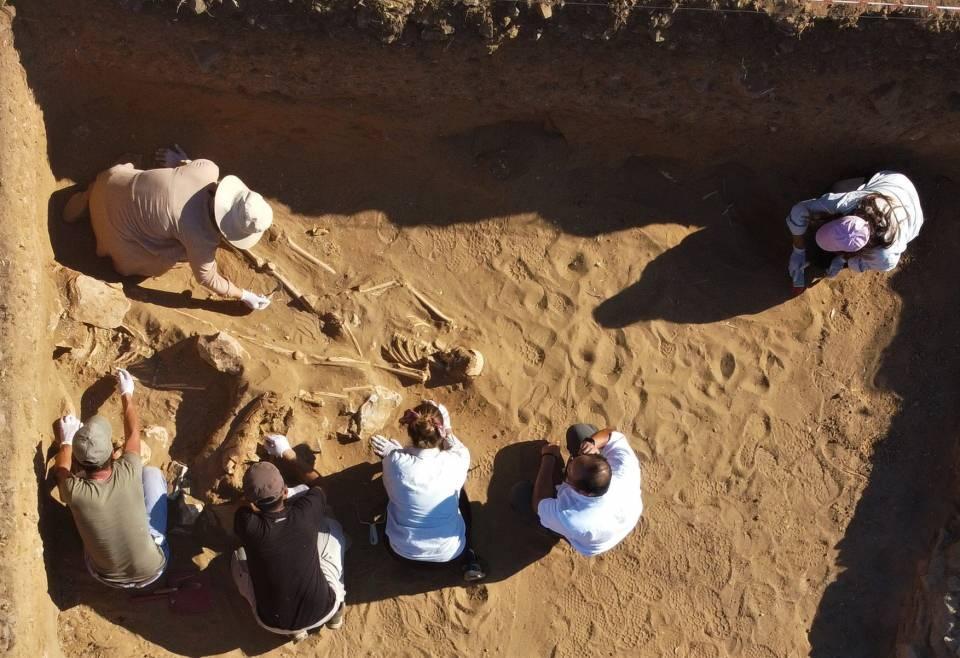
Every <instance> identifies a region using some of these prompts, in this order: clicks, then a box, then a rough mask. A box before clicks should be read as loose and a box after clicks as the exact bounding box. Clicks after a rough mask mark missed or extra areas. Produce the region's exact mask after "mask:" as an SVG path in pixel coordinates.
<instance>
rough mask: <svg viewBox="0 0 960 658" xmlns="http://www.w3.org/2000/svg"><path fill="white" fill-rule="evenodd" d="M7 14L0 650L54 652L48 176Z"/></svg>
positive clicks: (0, 64)
mask: <svg viewBox="0 0 960 658" xmlns="http://www.w3.org/2000/svg"><path fill="white" fill-rule="evenodd" d="M12 15H13V11H12V9H11V8H7V9H3V8H0V220H2V221H0V290H2V299H0V427H2V428H3V435H4V439H3V449H2V450H3V459H2V460H0V483H2V484H0V554H2V555H3V559H2V560H0V651H2V652H5V653H8V654H10V655H19V656H40V655H51V656H54V655H58V654H59V653H60V652H59V645H58V643H57V641H56V627H55V623H56V608H55V606H54V605H53V603H52V601H51V600H50V598H49V597H48V596H47V594H46V590H47V586H48V582H47V575H46V567H45V566H44V561H43V544H42V543H41V539H40V515H39V507H40V501H39V497H38V489H37V482H38V478H39V477H42V475H41V474H42V473H43V470H44V463H43V462H44V456H45V446H47V445H49V426H50V419H49V415H50V412H51V405H50V403H49V399H47V396H46V395H45V394H44V391H45V390H47V389H48V386H49V382H50V376H51V374H52V370H51V368H50V367H49V361H48V359H47V358H46V355H48V354H49V353H50V351H51V349H52V341H51V340H50V331H51V326H50V321H51V318H54V319H55V315H54V314H53V313H52V311H51V302H52V299H53V297H52V294H51V291H52V281H51V280H50V279H49V278H48V276H47V274H48V273H49V272H50V266H51V264H52V262H53V260H52V251H51V250H50V248H49V239H48V238H47V235H46V229H45V225H46V216H47V199H48V198H49V195H50V193H51V192H52V190H53V183H54V180H53V176H52V175H51V173H50V167H49V165H48V164H47V158H46V155H45V153H46V148H47V145H46V136H45V132H44V128H43V118H42V116H41V114H40V109H39V108H38V107H37V104H36V102H35V100H34V98H33V95H32V94H31V92H30V90H29V89H28V87H27V84H26V75H25V73H24V71H23V69H22V68H21V67H20V61H19V58H18V56H17V52H16V50H15V49H14V44H13V29H12V26H13V21H12V20H11V19H12ZM53 413H56V412H55V411H54V412H53Z"/></svg>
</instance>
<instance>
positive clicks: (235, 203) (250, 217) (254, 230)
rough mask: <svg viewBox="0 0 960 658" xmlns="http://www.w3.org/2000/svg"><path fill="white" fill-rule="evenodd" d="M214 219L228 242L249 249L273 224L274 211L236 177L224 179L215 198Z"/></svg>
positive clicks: (218, 186)
mask: <svg viewBox="0 0 960 658" xmlns="http://www.w3.org/2000/svg"><path fill="white" fill-rule="evenodd" d="M213 218H214V219H215V220H216V222H217V227H218V228H219V229H220V233H222V234H223V237H224V238H226V240H227V242H229V243H230V244H232V245H233V246H234V247H237V248H238V249H249V248H250V247H252V246H253V245H255V244H257V242H259V241H260V238H261V237H262V236H263V234H264V232H265V231H266V230H267V229H268V228H270V225H271V224H273V208H271V207H270V204H269V203H267V202H266V200H264V198H263V197H262V196H260V195H259V194H257V193H256V192H254V191H253V190H251V189H250V188H249V187H247V186H246V185H244V184H243V181H242V180H240V179H239V178H237V177H236V176H225V177H224V178H223V180H222V181H220V184H219V185H217V192H216V194H214V197H213Z"/></svg>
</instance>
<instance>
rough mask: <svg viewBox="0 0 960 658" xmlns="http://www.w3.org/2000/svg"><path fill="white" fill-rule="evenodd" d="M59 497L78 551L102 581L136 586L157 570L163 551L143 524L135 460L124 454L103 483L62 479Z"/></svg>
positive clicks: (140, 475) (137, 460)
mask: <svg viewBox="0 0 960 658" xmlns="http://www.w3.org/2000/svg"><path fill="white" fill-rule="evenodd" d="M60 498H61V499H62V500H63V502H64V503H66V504H67V505H69V506H70V511H71V513H72V514H73V521H74V523H76V524H77V530H78V531H79V532H80V538H81V539H83V547H84V549H85V550H86V552H87V555H88V556H89V558H90V562H91V563H92V566H93V568H94V570H95V571H96V572H97V573H98V574H99V575H100V576H101V577H102V578H103V579H104V580H109V581H113V582H116V583H135V582H140V581H143V580H147V579H149V578H152V577H153V576H155V575H157V573H158V572H159V571H160V569H162V568H163V566H164V559H165V558H164V555H163V551H162V549H161V548H160V546H158V545H157V543H156V542H155V541H154V539H153V536H152V535H151V534H150V529H149V526H148V525H147V511H146V508H145V506H144V502H143V462H142V461H141V459H140V455H137V454H135V453H132V452H125V453H124V454H123V456H122V457H121V458H120V459H118V460H116V461H115V462H113V473H112V474H111V475H110V477H109V478H107V479H106V480H102V481H97V480H88V479H87V478H82V477H77V476H73V477H70V478H67V479H66V480H64V481H63V482H62V483H61V484H60Z"/></svg>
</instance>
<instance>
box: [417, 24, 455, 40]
mask: <svg viewBox="0 0 960 658" xmlns="http://www.w3.org/2000/svg"><path fill="white" fill-rule="evenodd" d="M455 31H456V30H455V29H454V27H453V26H452V25H450V24H449V23H440V24H439V25H432V26H430V27H427V28H424V30H423V32H421V33H420V38H421V39H423V40H424V41H446V40H447V39H449V38H450V37H451V36H453V33H454V32H455Z"/></svg>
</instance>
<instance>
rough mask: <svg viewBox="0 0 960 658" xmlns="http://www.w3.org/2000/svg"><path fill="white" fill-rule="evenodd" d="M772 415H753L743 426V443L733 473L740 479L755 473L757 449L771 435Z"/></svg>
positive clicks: (735, 459) (763, 413) (738, 451)
mask: <svg viewBox="0 0 960 658" xmlns="http://www.w3.org/2000/svg"><path fill="white" fill-rule="evenodd" d="M770 429H771V420H770V415H769V414H768V413H766V412H764V411H761V412H759V413H757V412H754V413H751V414H750V416H749V418H747V422H746V423H745V424H744V426H743V443H742V444H741V445H740V449H739V450H737V454H736V456H735V457H734V459H733V471H734V473H736V474H737V475H739V476H740V477H745V476H747V475H749V474H751V473H753V470H754V468H755V467H756V454H757V447H758V446H759V445H760V442H761V441H762V440H763V439H765V438H767V437H768V436H769V435H770Z"/></svg>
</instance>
